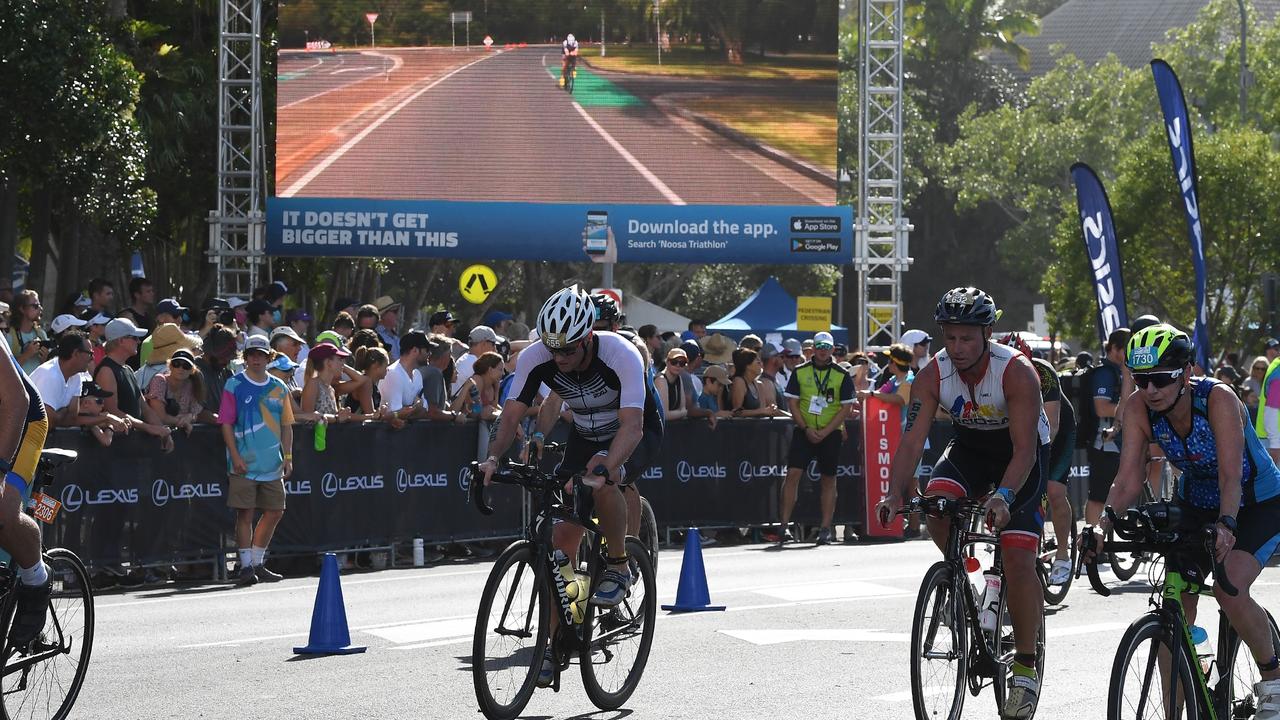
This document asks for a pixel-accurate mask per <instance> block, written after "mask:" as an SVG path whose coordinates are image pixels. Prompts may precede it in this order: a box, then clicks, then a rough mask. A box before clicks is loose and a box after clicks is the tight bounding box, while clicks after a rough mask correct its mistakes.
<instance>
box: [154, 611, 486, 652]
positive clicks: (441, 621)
mask: <svg viewBox="0 0 1280 720" xmlns="http://www.w3.org/2000/svg"><path fill="white" fill-rule="evenodd" d="M460 621H461V622H465V623H466V625H467V627H468V628H469V629H468V630H467V634H468V637H469V636H470V633H471V630H470V628H474V627H475V617H474V616H472V615H453V616H451V617H439V618H426V619H422V620H408V621H403V622H398V623H378V624H375V625H360V626H357V627H352V628H348V629H349V630H353V631H359V632H368V633H372V634H374V635H378V636H379V637H386V636H385V635H382V634H380V633H383V632H393V630H392V629H393V628H396V627H399V626H402V625H403V626H409V627H425V626H432V625H435V626H439V627H444V626H446V625H448V624H450V623H457V622H460ZM309 634H310V633H309V632H297V633H286V634H283V635H260V636H258V637H248V638H236V639H235V640H218V641H215V642H206V643H192V644H190V645H179V646H178V647H180V648H206V647H220V646H232V645H246V644H248V643H255V642H265V641H267V640H283V639H284V638H295V637H307V636H308V635H309Z"/></svg>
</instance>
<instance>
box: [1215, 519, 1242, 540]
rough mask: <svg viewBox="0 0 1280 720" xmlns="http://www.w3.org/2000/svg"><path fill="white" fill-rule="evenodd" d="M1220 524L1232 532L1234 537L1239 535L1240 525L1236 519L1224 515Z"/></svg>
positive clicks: (1219, 521) (1219, 520)
mask: <svg viewBox="0 0 1280 720" xmlns="http://www.w3.org/2000/svg"><path fill="white" fill-rule="evenodd" d="M1218 524H1219V525H1221V526H1222V527H1224V528H1226V529H1228V530H1230V531H1231V534H1232V535H1238V534H1239V532H1238V528H1239V525H1238V524H1237V523H1236V519H1235V518H1234V517H1232V516H1230V515H1223V516H1221V517H1219V518H1218Z"/></svg>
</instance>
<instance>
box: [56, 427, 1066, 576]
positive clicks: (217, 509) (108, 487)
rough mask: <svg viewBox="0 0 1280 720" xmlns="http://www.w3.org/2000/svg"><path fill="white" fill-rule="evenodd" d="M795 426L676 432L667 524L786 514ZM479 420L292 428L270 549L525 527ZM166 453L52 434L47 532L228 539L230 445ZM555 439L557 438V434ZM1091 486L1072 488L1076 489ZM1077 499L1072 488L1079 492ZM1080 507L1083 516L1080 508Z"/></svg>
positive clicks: (851, 472)
mask: <svg viewBox="0 0 1280 720" xmlns="http://www.w3.org/2000/svg"><path fill="white" fill-rule="evenodd" d="M792 427H793V426H792V424H791V423H790V421H788V420H728V421H723V422H721V423H719V425H718V426H717V428H716V429H715V430H712V429H711V428H710V427H709V426H708V425H707V424H706V423H705V422H702V421H679V422H674V423H671V424H670V425H669V426H668V428H667V433H666V437H665V439H664V446H663V451H662V453H660V458H661V459H660V461H659V462H658V463H657V464H655V465H654V466H653V467H652V468H650V469H649V470H648V471H647V472H646V473H645V474H644V476H643V477H642V479H641V480H640V481H639V484H640V487H641V491H642V492H643V493H644V495H645V496H646V497H647V498H649V500H650V502H651V503H652V504H653V506H654V510H655V514H656V515H657V518H658V522H659V525H660V526H661V527H663V528H685V527H714V526H740V527H745V526H753V525H766V524H769V523H773V522H777V519H778V486H779V484H780V480H781V477H782V475H783V474H784V473H785V472H786V464H787V462H786V461H787V457H786V455H787V448H788V445H789V442H790V434H791V429H792ZM847 430H848V433H849V439H848V441H847V442H845V443H844V445H843V447H842V450H841V454H840V463H839V471H838V477H837V487H838V490H839V500H838V502H837V506H836V523H838V524H854V525H861V523H862V518H863V512H864V510H863V507H864V503H865V495H866V493H865V483H864V481H863V477H862V466H863V461H862V432H861V426H860V424H859V423H858V422H857V421H852V422H850V423H848V426H847ZM478 432H480V431H479V430H478V428H477V426H476V425H474V424H470V425H462V426H458V425H452V424H437V423H428V422H418V423H410V424H409V425H408V426H406V427H405V428H403V429H401V430H392V429H390V428H388V427H386V426H384V425H379V424H366V425H332V426H330V427H329V428H328V432H327V438H326V440H327V443H326V444H327V447H326V449H325V450H323V451H317V450H315V449H314V446H313V430H312V429H311V428H310V427H308V426H297V427H296V428H295V432H294V436H295V440H294V458H295V463H296V464H295V468H294V472H293V475H292V476H291V477H290V478H289V480H287V481H286V490H287V493H288V497H287V503H288V507H287V510H286V512H285V515H284V519H283V520H282V521H281V523H280V526H279V528H278V530H277V531H276V537H275V540H274V541H273V543H272V548H273V549H274V550H276V551H282V552H309V551H317V550H327V549H339V548H351V547H359V546H364V545H386V544H388V543H390V542H394V541H399V540H407V539H409V538H415V537H418V538H423V539H424V540H425V541H426V542H428V543H439V542H451V541H458V540H471V539H479V538H502V537H512V536H515V535H518V534H519V532H520V530H521V528H522V527H523V523H522V518H523V512H524V498H523V497H522V493H521V491H519V490H518V489H515V488H510V487H495V488H493V489H492V490H491V492H490V496H491V498H490V502H491V504H493V505H494V507H495V512H494V514H493V515H490V516H484V515H480V514H479V513H478V512H476V511H475V510H473V509H472V508H471V506H470V505H469V504H468V502H467V493H466V490H467V483H468V482H469V479H470V478H469V473H468V472H466V466H467V464H468V463H469V462H471V461H472V460H473V459H474V458H475V456H476V447H477V438H478ZM949 433H950V424H949V423H947V422H945V421H942V422H937V423H935V425H934V427H933V429H932V431H931V432H930V443H929V448H928V449H927V450H926V451H925V458H924V461H923V463H922V465H923V468H922V470H923V473H924V474H925V476H927V474H928V472H929V470H930V468H931V466H932V463H933V462H934V461H935V460H936V458H937V456H938V455H939V454H940V453H941V450H942V447H943V446H944V444H945V442H946V439H947V437H948V436H949ZM175 437H176V442H177V447H176V449H175V450H174V451H173V452H171V453H162V452H160V450H159V447H158V444H157V443H156V442H155V440H154V439H153V438H146V437H130V436H121V437H117V438H116V442H115V443H113V444H112V445H111V447H109V448H104V447H101V446H99V445H98V444H97V443H96V442H95V441H94V440H93V439H92V438H89V437H88V436H86V435H85V434H83V433H81V432H79V431H74V430H57V431H55V432H53V433H51V435H50V437H49V441H48V443H47V444H48V445H49V446H50V447H63V448H70V449H74V450H77V451H79V453H80V460H79V461H78V462H77V463H75V464H74V465H71V466H69V467H67V468H65V469H64V470H62V471H61V473H60V476H59V478H58V479H57V481H56V483H55V485H54V486H53V487H52V488H51V489H50V493H51V494H52V495H54V496H55V497H57V498H58V499H60V500H61V501H62V503H63V505H64V510H63V511H62V513H61V514H60V515H59V517H58V519H57V521H56V522H55V524H54V525H53V527H52V528H50V529H49V530H48V533H51V535H50V536H49V537H47V541H48V542H49V543H50V544H55V545H62V546H65V547H69V548H71V549H72V550H74V551H75V552H76V553H77V554H79V555H80V556H81V557H82V558H85V559H86V561H87V562H89V563H90V564H94V565H102V564H112V563H120V562H131V563H139V564H151V563H169V562H181V561H193V560H198V559H207V558H212V557H215V556H217V555H218V554H219V553H220V552H221V551H223V550H224V549H226V548H228V547H230V545H231V530H232V527H233V522H234V517H233V513H232V511H231V510H229V509H228V508H227V506H226V493H227V481H226V474H227V473H226V467H227V466H226V451H225V449H224V446H223V444H222V437H221V434H220V433H219V431H218V429H217V428H216V427H209V426H205V427H197V428H196V430H195V432H194V433H192V434H191V436H190V437H187V436H185V435H182V434H181V433H179V434H177V435H176V436H175ZM553 437H554V436H553ZM1087 472H1088V468H1087V467H1083V468H1082V467H1074V468H1073V469H1072V475H1073V481H1072V484H1073V485H1081V484H1082V483H1083V482H1087ZM1082 490H1083V487H1078V488H1073V493H1072V494H1073V496H1074V497H1080V496H1082V495H1083V493H1082ZM818 499H819V483H818V477H817V472H816V468H815V467H813V466H812V465H811V466H810V467H809V468H808V469H807V471H806V472H805V475H804V478H803V479H802V481H801V483H800V496H799V500H798V503H797V506H796V511H795V515H794V518H793V519H794V520H795V521H797V522H800V523H804V524H816V523H817V522H818V521H819V503H818ZM1073 499H1074V498H1073ZM1082 506H1083V504H1082V502H1081V503H1078V504H1077V508H1076V509H1077V515H1079V512H1080V510H1081V509H1082Z"/></svg>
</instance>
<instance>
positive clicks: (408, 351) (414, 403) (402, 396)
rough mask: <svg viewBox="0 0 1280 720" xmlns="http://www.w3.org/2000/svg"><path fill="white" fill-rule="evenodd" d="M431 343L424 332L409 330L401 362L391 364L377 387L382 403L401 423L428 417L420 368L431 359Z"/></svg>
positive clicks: (401, 345)
mask: <svg viewBox="0 0 1280 720" xmlns="http://www.w3.org/2000/svg"><path fill="white" fill-rule="evenodd" d="M430 350H431V341H430V340H428V339H427V334H426V333H424V332H422V331H421V330H410V331H409V332H407V333H405V334H404V335H403V336H401V337H400V359H398V360H394V361H392V363H391V367H390V369H389V370H388V371H387V376H386V377H384V378H383V379H382V382H380V383H379V384H378V392H379V393H381V394H382V403H383V404H384V405H386V406H387V410H389V411H391V412H392V413H394V415H395V417H396V418H399V419H400V420H413V419H415V418H419V417H423V416H425V415H426V412H427V411H426V406H425V401H424V400H423V398H422V373H420V372H418V368H419V367H420V366H421V365H423V364H425V363H426V362H427V359H428V358H429V357H430V356H429V352H430Z"/></svg>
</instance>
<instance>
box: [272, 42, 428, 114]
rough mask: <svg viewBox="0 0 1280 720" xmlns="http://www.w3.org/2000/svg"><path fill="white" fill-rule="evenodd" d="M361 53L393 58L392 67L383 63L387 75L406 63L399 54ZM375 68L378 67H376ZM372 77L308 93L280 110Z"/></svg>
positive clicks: (282, 106) (362, 53)
mask: <svg viewBox="0 0 1280 720" xmlns="http://www.w3.org/2000/svg"><path fill="white" fill-rule="evenodd" d="M360 54H361V55H376V56H377V57H381V58H385V59H388V60H391V67H390V68H387V67H386V65H385V64H384V65H383V69H385V70H386V75H390V74H391V73H393V72H395V71H397V70H399V69H400V68H401V66H403V65H404V58H402V57H400V56H399V55H384V54H383V53H380V52H373V51H362V52H361V53H360ZM353 69H354V68H353ZM375 69H376V68H375ZM337 72H343V71H342V70H339V71H337ZM334 74H336V73H334ZM371 79H372V77H367V78H360V79H359V80H356V81H355V82H350V83H347V84H345V85H339V86H338V87H332V88H329V89H328V90H322V91H320V92H318V93H316V94H314V95H308V96H307V97H304V98H302V99H301V100H294V101H293V102H290V103H285V104H284V105H281V106H280V107H279V108H278V109H279V110H286V109H288V108H291V107H293V106H295V105H300V104H302V103H304V102H307V101H309V100H315V99H316V98H318V97H322V96H324V95H328V94H329V93H331V92H337V91H338V90H343V89H345V88H349V87H352V86H353V85H359V84H360V83H362V82H364V81H366V80H371Z"/></svg>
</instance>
